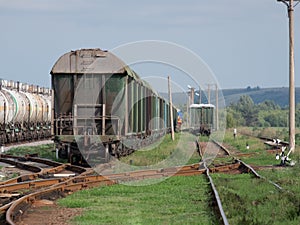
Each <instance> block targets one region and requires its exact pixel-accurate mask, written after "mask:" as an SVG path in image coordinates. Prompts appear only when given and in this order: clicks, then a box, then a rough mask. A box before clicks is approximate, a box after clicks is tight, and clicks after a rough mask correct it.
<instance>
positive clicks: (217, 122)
mask: <svg viewBox="0 0 300 225" xmlns="http://www.w3.org/2000/svg"><path fill="white" fill-rule="evenodd" d="M215 87H216V130H219V90H218V85H217V84H215Z"/></svg>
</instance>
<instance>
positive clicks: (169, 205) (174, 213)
mask: <svg viewBox="0 0 300 225" xmlns="http://www.w3.org/2000/svg"><path fill="white" fill-rule="evenodd" d="M144 182H147V181H144ZM144 184H145V183H144ZM209 191H210V189H209V184H208V183H207V180H206V178H205V176H202V175H201V176H191V177H171V178H169V179H167V180H165V181H163V182H160V183H158V184H156V185H143V186H127V185H114V186H109V187H101V188H96V189H93V190H86V191H81V192H76V193H74V194H73V195H70V196H68V197H67V198H65V199H61V200H59V205H61V206H64V207H73V208H78V207H80V208H85V210H84V212H83V214H82V215H79V216H77V217H75V218H74V219H73V220H72V221H73V223H74V224H77V225H86V224H89V225H93V224H95V225H96V224H97V225H98V224H218V220H217V219H216V217H215V216H214V214H213V210H212V208H211V207H210V202H211V199H210V195H209V194H208V192H209Z"/></svg>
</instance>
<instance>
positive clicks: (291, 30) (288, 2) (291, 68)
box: [277, 0, 300, 152]
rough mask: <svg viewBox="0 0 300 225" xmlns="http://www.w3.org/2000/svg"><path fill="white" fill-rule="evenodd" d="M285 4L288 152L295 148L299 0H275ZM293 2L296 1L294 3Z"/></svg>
mask: <svg viewBox="0 0 300 225" xmlns="http://www.w3.org/2000/svg"><path fill="white" fill-rule="evenodd" d="M277 1H278V2H282V3H284V4H285V5H286V6H287V10H288V17H289V86H290V87H289V88H290V89H289V94H290V102H289V104H290V111H289V114H290V117H289V136H290V140H289V144H290V152H294V150H295V69H294V68H295V65H294V63H295V62H294V7H295V6H296V5H298V4H299V1H300V0H277ZM294 2H297V3H296V4H295V5H294Z"/></svg>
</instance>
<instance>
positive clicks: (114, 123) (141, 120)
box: [50, 49, 177, 166]
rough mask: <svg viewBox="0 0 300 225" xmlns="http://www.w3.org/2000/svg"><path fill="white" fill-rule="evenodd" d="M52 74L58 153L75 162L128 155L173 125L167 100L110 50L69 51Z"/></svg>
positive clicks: (97, 160)
mask: <svg viewBox="0 0 300 225" xmlns="http://www.w3.org/2000/svg"><path fill="white" fill-rule="evenodd" d="M50 73H51V79H52V89H53V93H54V95H53V96H54V109H53V128H54V129H53V132H54V133H53V134H54V136H55V138H54V140H55V143H56V152H57V157H59V158H65V159H68V161H69V162H70V163H72V164H80V165H87V161H88V164H89V166H91V164H93V163H99V162H100V163H101V162H104V161H108V160H109V158H110V156H115V157H121V156H124V155H127V154H130V153H131V152H132V151H134V150H136V149H139V148H140V147H142V146H144V145H148V144H150V143H152V142H153V141H155V140H157V139H158V138H159V137H161V136H163V135H164V134H165V133H166V132H168V131H169V128H170V127H171V123H170V107H169V103H168V101H167V100H165V99H163V98H161V97H160V96H159V95H158V94H157V93H156V92H155V90H153V89H152V88H151V86H150V85H149V84H148V83H147V82H145V81H144V80H142V79H140V78H139V76H138V75H137V74H136V73H135V72H134V71H133V70H131V69H130V68H129V67H128V66H127V65H126V64H125V63H124V62H122V61H121V60H120V59H119V58H118V57H116V56H115V55H114V54H112V53H111V52H109V51H103V50H101V49H80V50H76V51H71V52H68V53H66V54H64V55H62V56H61V57H60V58H59V59H58V60H57V62H56V63H55V64H54V66H53V68H52V70H51V72H50ZM172 110H173V113H174V115H176V112H177V111H176V108H174V107H173V108H172ZM175 121H176V120H175Z"/></svg>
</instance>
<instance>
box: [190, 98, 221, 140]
mask: <svg viewBox="0 0 300 225" xmlns="http://www.w3.org/2000/svg"><path fill="white" fill-rule="evenodd" d="M214 110H215V106H214V105H212V104H192V105H190V130H191V131H192V132H193V133H196V134H199V133H200V134H201V135H206V136H209V135H210V134H211V132H212V131H213V129H214Z"/></svg>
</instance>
